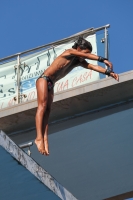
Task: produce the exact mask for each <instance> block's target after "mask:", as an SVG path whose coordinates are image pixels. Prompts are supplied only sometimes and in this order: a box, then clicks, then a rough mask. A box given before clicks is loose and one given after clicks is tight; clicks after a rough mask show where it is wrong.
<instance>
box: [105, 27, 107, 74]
mask: <svg viewBox="0 0 133 200" xmlns="http://www.w3.org/2000/svg"><path fill="white" fill-rule="evenodd" d="M105 58H107V59H108V30H107V27H105ZM105 68H106V69H107V68H108V67H107V65H105ZM106 77H108V76H107V75H106Z"/></svg>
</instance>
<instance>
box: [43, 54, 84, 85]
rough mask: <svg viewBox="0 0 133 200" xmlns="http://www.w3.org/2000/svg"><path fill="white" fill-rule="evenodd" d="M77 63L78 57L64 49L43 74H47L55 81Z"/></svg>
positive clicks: (78, 61)
mask: <svg viewBox="0 0 133 200" xmlns="http://www.w3.org/2000/svg"><path fill="white" fill-rule="evenodd" d="M73 51H74V50H73ZM79 64H80V58H79V57H77V56H75V55H71V54H70V53H69V50H66V51H64V52H63V53H62V54H61V55H60V56H58V57H57V58H56V59H55V60H54V61H53V63H52V64H51V65H50V66H49V67H48V68H47V69H46V70H45V72H44V74H45V75H46V76H49V77H50V78H51V79H52V81H53V82H54V83H55V82H56V81H58V80H59V79H61V78H63V77H64V76H65V75H67V74H68V73H69V72H70V71H71V70H72V69H73V68H74V67H76V66H78V65H79Z"/></svg>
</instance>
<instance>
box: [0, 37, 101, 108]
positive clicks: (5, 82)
mask: <svg viewBox="0 0 133 200" xmlns="http://www.w3.org/2000/svg"><path fill="white" fill-rule="evenodd" d="M85 39H87V40H88V41H90V42H91V44H92V46H93V52H92V53H93V54H96V55H97V43H96V35H91V36H88V37H87V38H85ZM73 43H74V42H69V43H66V44H62V45H59V46H57V47H53V49H50V50H48V49H47V50H43V51H41V52H38V53H34V54H30V55H28V56H25V57H22V58H21V60H20V63H21V64H20V80H21V81H20V93H21V94H25V95H26V96H27V97H26V98H24V97H22V98H21V99H20V102H25V101H29V100H33V99H35V98H37V95H36V87H35V84H36V80H37V78H38V77H39V76H40V75H41V74H42V73H43V72H44V70H45V69H46V68H47V67H49V66H50V64H51V63H52V62H53V60H54V59H55V58H56V57H57V56H58V55H60V54H61V53H62V52H63V51H64V50H65V49H69V48H72V45H73ZM87 62H90V63H92V64H95V65H97V61H92V60H87ZM16 64H17V61H13V62H9V63H6V64H2V65H1V66H0V109H2V108H5V107H8V106H11V105H15V104H16V101H14V97H15V96H16V85H17V84H16V82H17V73H16V72H17V71H16V68H15V66H16ZM98 79H100V76H99V73H97V72H95V71H91V70H87V69H84V68H82V67H80V66H79V67H76V68H74V69H73V70H72V71H71V72H70V73H69V74H68V75H67V76H65V77H64V78H62V79H61V80H59V81H58V82H56V83H55V87H54V92H55V93H56V92H61V91H64V90H67V89H70V88H74V87H77V86H79V85H83V84H86V83H89V82H92V81H95V80H98Z"/></svg>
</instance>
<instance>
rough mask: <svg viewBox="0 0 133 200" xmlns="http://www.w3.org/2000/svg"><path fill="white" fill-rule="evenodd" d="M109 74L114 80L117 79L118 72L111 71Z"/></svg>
mask: <svg viewBox="0 0 133 200" xmlns="http://www.w3.org/2000/svg"><path fill="white" fill-rule="evenodd" d="M110 76H111V77H112V78H114V79H115V80H117V81H119V75H118V74H116V73H114V72H111V73H110Z"/></svg>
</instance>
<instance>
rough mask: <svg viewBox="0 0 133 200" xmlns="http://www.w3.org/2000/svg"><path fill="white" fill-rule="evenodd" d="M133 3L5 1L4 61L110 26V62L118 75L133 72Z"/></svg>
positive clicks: (1, 22)
mask: <svg viewBox="0 0 133 200" xmlns="http://www.w3.org/2000/svg"><path fill="white" fill-rule="evenodd" d="M132 20H133V1H132V0H129V1H127V0H117V1H113V0H93V1H92V0H82V1H81V0H71V1H70V0H67V1H64V0H56V1H55V0H28V1H27V0H19V1H18V0H4V1H1V2H0V26H1V29H0V46H1V51H0V58H3V57H5V56H9V55H12V54H14V53H18V52H21V51H24V50H28V49H31V48H34V47H37V46H40V45H43V44H46V43H49V42H53V41H56V40H59V39H62V38H65V37H68V36H70V35H73V34H75V33H77V32H80V31H82V30H85V29H87V28H90V27H94V28H97V27H100V26H103V25H106V24H110V25H111V27H110V28H109V35H110V60H111V62H112V63H113V65H114V71H115V72H117V73H122V72H126V71H129V70H132V68H133V52H132V47H133V22H132Z"/></svg>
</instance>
